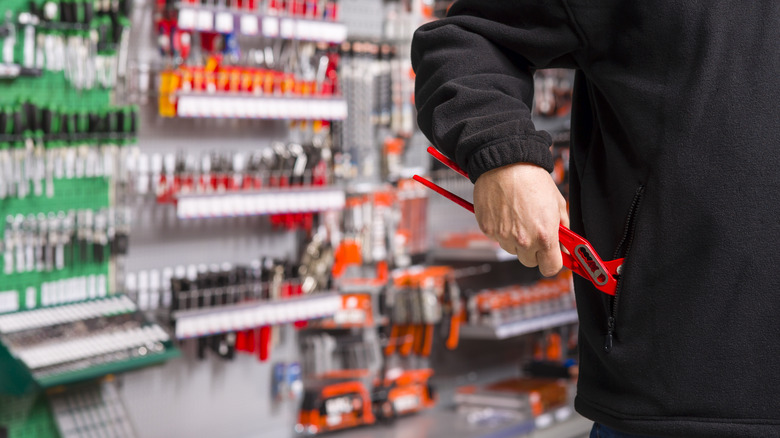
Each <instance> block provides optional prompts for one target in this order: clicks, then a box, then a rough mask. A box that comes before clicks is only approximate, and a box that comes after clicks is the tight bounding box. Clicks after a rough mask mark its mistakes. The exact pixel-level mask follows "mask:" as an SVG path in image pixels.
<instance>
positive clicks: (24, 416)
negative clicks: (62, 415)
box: [0, 393, 60, 438]
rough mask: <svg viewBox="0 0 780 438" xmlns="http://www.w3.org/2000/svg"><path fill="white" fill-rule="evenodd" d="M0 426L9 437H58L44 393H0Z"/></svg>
mask: <svg viewBox="0 0 780 438" xmlns="http://www.w3.org/2000/svg"><path fill="white" fill-rule="evenodd" d="M0 427H4V428H5V429H6V430H7V432H8V437H9V438H59V436H60V434H59V432H57V425H56V424H55V423H54V419H53V418H52V415H51V410H50V409H49V404H48V402H47V401H46V397H45V395H44V394H42V393H39V394H29V395H24V396H10V395H0Z"/></svg>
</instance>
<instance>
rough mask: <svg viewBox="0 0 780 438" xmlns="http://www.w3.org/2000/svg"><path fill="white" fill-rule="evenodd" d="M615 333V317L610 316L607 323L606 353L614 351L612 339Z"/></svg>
mask: <svg viewBox="0 0 780 438" xmlns="http://www.w3.org/2000/svg"><path fill="white" fill-rule="evenodd" d="M614 333H615V317H613V316H610V317H609V321H608V322H607V338H606V340H605V341H604V351H605V352H607V353H609V352H610V351H612V337H613V334H614Z"/></svg>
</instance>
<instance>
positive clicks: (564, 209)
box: [558, 196, 570, 228]
mask: <svg viewBox="0 0 780 438" xmlns="http://www.w3.org/2000/svg"><path fill="white" fill-rule="evenodd" d="M558 210H560V213H561V225H563V226H564V227H566V228H570V227H569V206H568V204H566V200H565V199H563V196H561V197H560V198H559V199H558Z"/></svg>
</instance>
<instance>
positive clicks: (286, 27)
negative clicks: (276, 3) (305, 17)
mask: <svg viewBox="0 0 780 438" xmlns="http://www.w3.org/2000/svg"><path fill="white" fill-rule="evenodd" d="M280 27H281V29H280V32H279V33H280V35H281V36H282V38H293V37H295V22H294V21H293V20H290V19H289V18H285V19H283V20H282V24H281V26H280Z"/></svg>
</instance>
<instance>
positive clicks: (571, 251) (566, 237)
mask: <svg viewBox="0 0 780 438" xmlns="http://www.w3.org/2000/svg"><path fill="white" fill-rule="evenodd" d="M428 153H429V154H431V155H433V156H434V158H436V159H437V160H439V161H441V162H442V163H443V164H444V165H446V166H447V167H449V168H450V169H452V170H454V171H456V172H458V173H459V174H461V175H463V176H464V177H466V178H468V175H467V174H466V172H465V171H464V170H463V169H461V168H460V167H458V165H457V164H455V162H454V161H452V160H450V159H449V158H447V157H445V156H444V155H442V154H441V153H440V152H439V151H437V150H436V149H434V148H433V146H431V147H429V148H428ZM414 180H415V181H417V182H419V183H422V184H423V185H425V186H426V187H428V188H429V189H432V190H433V191H435V192H436V193H438V194H440V195H442V196H444V197H446V198H447V199H449V200H450V201H453V202H454V203H456V204H458V205H460V206H461V207H463V208H465V209H466V210H468V211H470V212H472V213H474V205H473V204H472V203H470V202H468V201H466V200H465V199H463V198H461V197H459V196H457V195H455V194H453V193H450V192H448V191H447V190H444V189H443V188H441V187H439V186H437V185H436V184H434V183H432V182H430V181H428V180H427V179H425V178H423V177H421V176H419V175H414ZM558 239H559V240H560V242H561V245H563V247H564V248H565V249H566V251H561V255H562V256H563V265H564V266H566V267H567V268H569V269H571V271H572V272H574V273H575V274H577V275H579V276H581V277H584V278H585V279H587V280H590V282H591V283H593V285H594V286H595V287H596V289H598V290H600V291H602V292H604V293H605V294H607V295H615V289H616V288H617V279H618V277H619V276H620V271H621V268H622V266H623V259H622V258H621V259H615V260H611V261H606V262H605V261H603V260H601V257H599V255H598V253H597V252H596V250H595V249H593V246H591V244H590V242H588V241H587V240H585V238H583V237H582V236H580V235H578V234H577V233H575V232H573V231H572V230H570V229H568V228H566V227H564V226H563V225H560V226H559V228H558Z"/></svg>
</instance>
